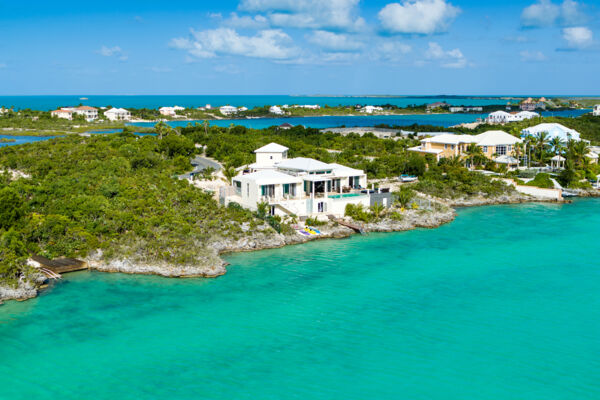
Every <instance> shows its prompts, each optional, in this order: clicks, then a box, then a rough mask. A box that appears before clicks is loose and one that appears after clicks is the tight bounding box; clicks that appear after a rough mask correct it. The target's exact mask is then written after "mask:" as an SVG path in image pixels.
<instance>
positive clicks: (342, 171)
mask: <svg viewBox="0 0 600 400" xmlns="http://www.w3.org/2000/svg"><path fill="white" fill-rule="evenodd" d="M329 166H330V167H331V168H332V169H333V175H334V176H359V175H364V174H365V172H364V171H363V170H360V169H354V168H350V167H347V166H345V165H342V164H337V163H331V164H329Z"/></svg>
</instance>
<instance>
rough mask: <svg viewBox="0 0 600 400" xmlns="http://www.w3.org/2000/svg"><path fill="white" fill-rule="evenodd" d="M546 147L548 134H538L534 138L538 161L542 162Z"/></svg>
mask: <svg viewBox="0 0 600 400" xmlns="http://www.w3.org/2000/svg"><path fill="white" fill-rule="evenodd" d="M547 145H548V133H547V132H540V133H538V134H537V135H536V136H535V148H536V149H537V151H538V161H539V162H540V163H543V162H544V155H545V152H546V146H547Z"/></svg>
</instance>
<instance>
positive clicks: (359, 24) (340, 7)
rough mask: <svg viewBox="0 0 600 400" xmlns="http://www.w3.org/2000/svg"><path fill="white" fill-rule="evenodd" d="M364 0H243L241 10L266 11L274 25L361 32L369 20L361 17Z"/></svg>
mask: <svg viewBox="0 0 600 400" xmlns="http://www.w3.org/2000/svg"><path fill="white" fill-rule="evenodd" d="M359 1H360V0H326V1H323V0H242V1H241V2H240V5H239V7H238V8H239V10H240V11H246V12H251V13H266V17H267V18H268V20H269V22H270V23H271V25H273V26H277V27H291V28H311V29H340V30H347V31H359V30H362V29H364V28H365V26H366V24H365V20H364V19H363V18H361V17H359V16H358V3H359Z"/></svg>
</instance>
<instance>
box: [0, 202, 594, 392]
mask: <svg viewBox="0 0 600 400" xmlns="http://www.w3.org/2000/svg"><path fill="white" fill-rule="evenodd" d="M599 206H600V200H580V201H577V202H575V203H574V204H571V205H517V206H498V207H485V208H473V209H464V210H461V211H460V212H459V217H458V219H457V220H456V221H454V222H453V223H451V224H448V225H445V226H443V227H441V228H439V229H435V230H417V231H412V232H404V233H395V234H371V235H368V236H364V237H360V236H354V237H352V238H350V239H343V240H328V241H320V242H314V243H310V244H307V245H301V246H291V247H286V248H283V249H276V250H267V251H261V252H256V253H245V254H237V255H233V256H230V257H228V258H227V259H228V261H229V262H231V266H230V267H229V273H228V274H227V275H225V276H223V277H220V278H218V279H213V280H204V279H188V280H184V279H179V280H177V279H165V278H159V277H150V276H126V275H119V274H101V273H88V272H84V273H76V274H72V275H70V276H68V277H67V278H66V279H65V280H64V281H63V282H60V283H58V284H57V285H55V286H54V287H53V288H52V289H50V290H48V291H47V292H45V293H44V294H43V295H42V296H41V297H39V298H37V299H35V300H32V301H28V302H24V303H16V302H11V303H9V304H6V305H4V306H1V307H0V360H2V361H1V362H0V398H1V399H11V400H19V399H36V400H41V399H136V400H137V399H254V400H255V399H357V400H359V399H360V400H363V399H411V400H413V399H418V400H420V399H423V400H432V399H434V400H435V399H444V400H447V399H490V400H492V399H493V400H499V399H528V400H537V399H540V400H542V399H543V400H548V399H577V400H582V399H590V400H591V399H598V398H600V380H599V379H598V377H599V376H600V357H598V355H599V354H600V292H599V290H598V288H599V287H600V260H599V259H598V255H597V251H598V245H597V240H598V239H597V238H598V234H599V233H600V213H598V207H599Z"/></svg>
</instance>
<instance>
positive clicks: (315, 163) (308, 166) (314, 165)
mask: <svg viewBox="0 0 600 400" xmlns="http://www.w3.org/2000/svg"><path fill="white" fill-rule="evenodd" d="M277 168H281V169H290V170H294V171H306V172H313V171H328V170H330V169H331V166H330V165H329V164H325V163H324V162H321V161H319V160H315V159H312V158H304V157H297V158H290V159H287V160H283V161H281V162H280V163H279V164H277Z"/></svg>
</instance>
